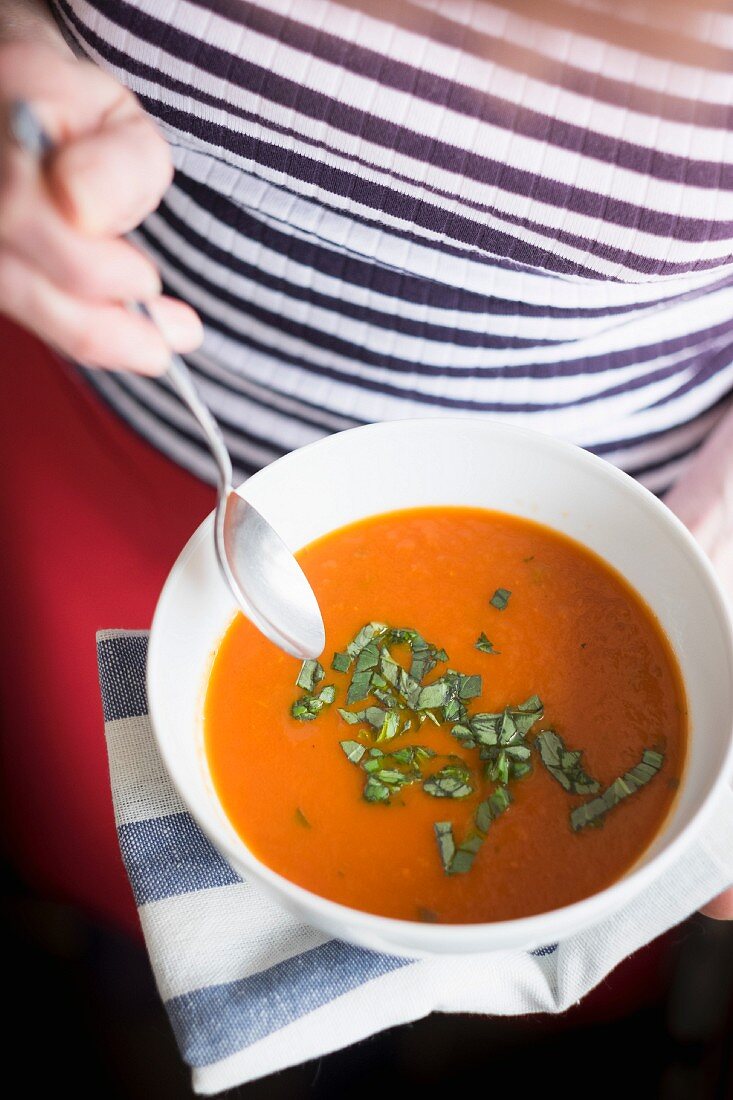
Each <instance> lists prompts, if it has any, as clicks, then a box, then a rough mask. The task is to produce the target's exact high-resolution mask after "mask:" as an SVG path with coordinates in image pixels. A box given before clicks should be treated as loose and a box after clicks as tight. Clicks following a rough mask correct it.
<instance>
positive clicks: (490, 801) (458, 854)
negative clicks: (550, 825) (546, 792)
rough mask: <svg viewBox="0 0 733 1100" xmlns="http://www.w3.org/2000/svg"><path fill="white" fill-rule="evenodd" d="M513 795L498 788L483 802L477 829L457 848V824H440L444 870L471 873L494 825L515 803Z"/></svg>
mask: <svg viewBox="0 0 733 1100" xmlns="http://www.w3.org/2000/svg"><path fill="white" fill-rule="evenodd" d="M511 801H512V796H511V795H510V794H509V791H508V790H507V788H506V787H498V788H497V789H496V790H495V791H494V793H493V794H492V795H490V796H489V797H488V798H485V799H484V800H483V802H480V803H479V805H478V807H477V808H476V813H475V814H474V817H473V829H472V830H471V831H470V832H469V834H468V836H467V837H466V839H465V840H464V841H463V842H462V843H461V844H458V845H456V842H455V839H454V837H453V825H452V824H451V822H450V821H436V823H435V825H434V829H435V838H436V840H437V842H438V851H439V852H440V859H441V862H442V864H443V870H444V871H445V872H446V874H448V875H464V874H466V872H467V871H470V870H471V867H472V866H473V861H474V859H475V858H476V856H477V855H478V853H479V851H480V849H481V845H482V844H483V842H484V840H485V839H486V834H487V833H488V831H489V828H490V826H491V824H492V822H494V821H496V819H497V817H500V816H501V814H503V813H504V811H505V810H507V809H508V808H509V806H510V804H511Z"/></svg>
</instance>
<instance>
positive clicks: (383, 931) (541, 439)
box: [146, 416, 733, 953]
mask: <svg viewBox="0 0 733 1100" xmlns="http://www.w3.org/2000/svg"><path fill="white" fill-rule="evenodd" d="M428 423H429V424H430V425H431V427H433V428H434V429H436V430H440V427H441V426H443V427H446V428H448V429H454V430H455V429H458V428H459V429H460V431H461V432H465V431H467V430H473V431H479V432H482V431H490V432H492V433H494V434H498V435H505V436H506V437H507V438H513V439H516V438H518V437H520V438H521V437H524V438H525V439H527V440H529V441H531V442H532V443H533V444H534V445H535V446H541V447H546V448H548V449H549V450H554V451H558V452H564V453H565V454H569V455H572V456H573V461H575V462H580V463H581V464H582V463H585V464H586V465H587V466H590V467H592V468H594V469H595V470H596V471H598V473H599V474H600V475H601V476H602V477H606V478H608V479H610V480H615V481H616V482H618V483H619V484H620V485H622V486H623V489H624V491H625V492H627V493H629V494H630V495H631V496H636V497H637V499H638V500H640V501H642V502H643V505H644V506H645V507H646V508H647V509H650V510H651V511H652V512H654V513H656V515H657V516H658V517H659V519H660V520H661V521H662V523H663V524H666V526H667V527H668V529H669V530H670V533H671V534H672V535H673V537H676V538H677V540H678V542H680V543H681V544H682V545H683V546H684V548H685V550H686V551H687V553H688V555H689V556H690V557H691V558H692V559H693V562H694V565H695V567H696V568H697V569H698V571H699V572H700V573H701V574H702V577H703V580H704V582H705V585H706V587H707V589H708V591H709V594H710V596H711V598H712V602H713V604H714V605H715V607H716V610H717V611H718V614H719V615H720V618H721V620H722V622H723V623H724V624H725V626H726V627H727V632H726V637H727V645H726V658H727V665H728V672H729V675H730V678H731V682H733V613H732V610H731V606H730V604H729V602H728V599H727V597H726V595H725V593H724V591H723V589H722V587H721V584H720V581H719V580H718V577H717V575H716V573H715V571H714V569H713V566H712V564H711V562H710V560H709V559H708V557H707V556H706V554H705V553H704V551H703V550H702V548H701V547H700V546H699V545H698V543H697V542H696V541H695V539H694V537H693V536H692V534H691V533H690V531H689V530H688V529H687V528H686V527H685V525H684V524H683V523H682V521H681V520H680V519H678V517H677V516H676V515H675V514H674V512H672V511H671V510H670V509H669V508H667V507H666V505H665V504H664V503H663V502H662V501H661V500H660V499H659V498H658V497H656V496H655V495H654V494H653V493H652V492H650V490H649V489H647V488H645V486H643V485H641V484H640V482H638V481H636V480H635V479H634V478H632V477H631V476H630V475H629V474H627V473H625V472H624V471H623V470H620V469H619V468H618V467H616V466H612V465H611V463H609V462H606V460H605V459H603V458H600V457H599V456H598V455H595V454H593V453H592V452H591V451H588V450H586V449H585V448H583V447H580V446H579V445H578V444H575V443H570V442H568V441H566V440H561V439H557V438H555V437H554V436H551V435H546V434H545V433H544V432H538V431H535V430H534V429H533V428H526V427H523V426H518V425H516V426H515V425H511V424H504V423H502V422H500V421H495V420H490V419H484V420H480V419H478V418H474V417H440V416H435V417H410V418H405V419H400V420H389V421H380V422H378V423H374V424H364V425H360V426H359V427H356V428H348V429H346V430H345V431H342V432H335V433H332V434H331V435H328V436H325V437H324V438H322V439H317V440H315V441H314V442H313V443H308V444H306V445H305V446H303V447H298V448H297V449H295V450H293V451H289V452H288V453H287V454H285V455H282V456H281V457H280V458H278V459H276V460H275V461H274V462H271V463H270V464H269V465H268V466H264V467H263V468H262V469H261V470H258V471H257V472H256V473H255V474H252V476H251V477H250V478H248V479H247V481H246V482H243V483H242V485H241V486H239V488H243V489H244V495H245V496H246V487H247V486H248V485H251V484H253V483H254V482H255V481H256V480H258V479H261V478H262V477H263V476H264V475H265V474H266V473H267V471H268V470H270V469H271V468H272V467H273V466H283V465H292V464H293V463H297V462H298V461H299V457H298V456H299V455H300V454H302V453H303V452H305V451H312V450H313V449H322V448H328V447H333V446H338V440H339V439H340V438H341V437H342V436H346V435H349V436H352V435H354V434H356V433H360V434H365V435H366V434H375V435H378V434H380V433H382V432H388V433H389V432H391V431H394V430H395V429H397V428H399V429H402V430H404V429H405V427H408V428H409V427H410V426H411V425H418V426H422V425H426V424H428ZM405 507H409V504H406V505H405ZM212 517H213V511H212V512H211V513H209V515H208V516H207V517H206V518H205V519H204V520H203V521H202V522H201V523H200V524H199V526H198V527H197V528H196V530H195V531H194V532H193V534H192V535H191V537H190V538H189V540H188V542H187V543H186V544H185V546H184V547H183V549H182V550H181V552H180V554H179V555H178V557H177V558H176V560H175V562H174V563H173V566H172V568H171V570H170V572H169V573H168V576H167V577H166V580H165V583H164V585H163V588H162V589H161V592H160V595H159V597H158V601H157V603H156V606H155V612H154V614H153V620H152V624H151V629H150V646H149V651H148V659H147V666H146V688H147V693H148V709H149V716H150V721H151V726H152V729H153V735H154V737H155V741H156V744H157V747H158V750H159V752H160V754H161V756H162V758H163V762H164V764H165V766H166V770H167V772H168V775H169V778H170V780H171V782H172V783H173V785H174V787H175V789H176V790H177V792H178V794H179V795H180V797H181V799H182V801H183V803H184V804H185V806H186V807H187V808H188V809H189V811H190V812H191V814H192V816H193V817H194V819H195V820H196V823H197V824H198V826H199V828H200V829H202V831H203V832H204V834H205V835H206V836H207V837H208V838H209V840H210V841H211V842H212V843H213V845H214V846H215V847H216V848H217V849H218V850H219V851H220V852H222V853H223V854H224V855H225V856H226V857H227V859H229V860H232V861H233V862H234V863H235V864H238V863H241V864H243V865H244V866H246V867H248V869H249V870H250V871H252V873H253V874H254V875H255V877H258V878H260V879H263V880H264V881H265V882H267V883H268V884H269V885H270V886H271V887H272V888H273V890H274V891H275V892H276V893H279V894H285V895H290V896H291V897H292V898H293V899H294V901H295V903H296V904H297V905H298V906H299V907H300V908H306V909H308V910H311V911H312V910H316V911H320V912H321V913H322V914H323V915H324V919H327V920H328V921H329V923H330V924H340V925H343V926H344V928H345V935H346V938H348V929H349V928H355V927H356V928H358V929H359V930H360V931H362V932H363V933H364V934H365V935H366V936H368V937H371V938H372V939H373V940H384V941H388V940H400V939H402V938H403V937H404V935H405V933H406V932H407V933H408V934H409V937H410V938H411V939H412V940H413V942H414V943H415V945H416V950H424V951H426V952H428V953H430V952H431V950H432V951H434V948H431V945H432V944H434V943H435V942H436V941H437V940H440V939H444V940H445V941H446V949H448V948H452V949H454V950H455V951H457V952H460V951H461V950H462V948H461V945H462V944H463V945H464V946H463V950H465V951H467V952H469V953H478V952H479V951H481V950H486V949H487V948H483V947H480V946H477V945H476V940H477V939H479V938H480V937H481V936H482V934H483V935H485V936H486V937H487V938H488V937H490V936H491V935H492V933H493V935H494V936H495V937H496V939H497V940H504V941H508V940H510V939H511V940H512V941H514V940H519V939H525V940H527V941H536V942H537V943H538V944H539V943H542V942H543V941H545V940H552V939H554V938H555V937H561V936H562V930H563V928H568V927H577V926H582V925H586V926H587V925H588V924H590V923H592V919H589V918H591V915H592V912H593V911H594V910H598V909H602V910H604V912H610V911H611V909H612V908H618V906H619V905H621V904H622V903H623V901H624V900H626V899H628V898H630V897H632V896H633V895H634V894H635V893H637V892H638V890H639V889H641V888H642V887H643V881H644V880H646V881H653V880H654V879H655V878H657V877H658V876H659V875H660V874H661V873H662V872H663V871H664V870H665V868H666V867H668V866H669V864H670V863H671V862H672V861H673V860H674V859H675V858H676V856H677V855H678V853H679V852H680V851H681V850H682V849H683V848H684V847H686V846H687V845H689V844H690V843H691V841H692V839H693V837H694V836H696V835H697V834H698V833H699V831H700V829H701V828H702V826H703V825H704V824H705V821H706V820H707V818H708V817H709V816H710V814H711V813H712V812H713V810H714V809H715V806H716V805H717V803H718V800H719V798H720V796H721V795H722V793H723V790H724V788H725V787H726V785H727V784H729V783H730V781H731V780H732V779H733V713H732V714H731V719H732V721H731V729H730V730H729V734H728V746H727V749H726V752H725V757H724V761H723V766H722V767H721V769H720V771H719V772H718V775H717V777H716V778H715V780H714V781H713V783H712V785H711V786H710V788H709V790H708V792H707V795H706V796H705V798H704V799H703V801H702V802H701V804H700V805H699V806H698V807H697V809H696V810H694V812H693V813H692V816H691V817H690V820H689V821H688V822H687V824H686V825H685V826H684V827H683V828H682V829H681V831H680V833H679V835H678V836H677V837H675V838H674V839H673V840H671V841H670V842H669V843H668V844H667V845H666V846H665V847H664V848H663V849H662V850H661V851H659V852H657V853H656V854H655V855H654V856H652V858H651V859H650V860H649V861H648V862H647V863H644V864H640V863H639V860H641V859H643V857H644V853H642V854H641V856H639V860H637V862H636V863H635V864H634V865H633V866H632V867H631V868H630V870H628V871H627V872H626V873H625V874H624V875H622V877H621V878H620V879H617V880H616V881H615V882H613V883H611V885H610V886H606V887H604V889H603V890H598V891H596V892H595V893H593V894H589V895H588V897H585V898H582V899H581V900H580V901H576V902H572V903H571V904H570V905H565V906H562V907H561V908H559V909H549V910H546V911H544V912H541V913H534V914H532V915H530V916H527V917H516V918H514V919H512V920H503V921H478V922H474V923H470V924H469V923H462V924H459V923H456V924H452V923H450V924H448V923H445V924H440V923H436V924H425V923H424V922H421V921H414V920H407V919H405V918H398V917H385V916H380V915H379V914H377V913H369V912H367V911H365V910H363V909H352V908H351V907H350V906H347V905H342V904H341V903H340V902H337V901H332V900H331V899H330V898H326V897H324V896H323V895H321V894H316V893H313V892H312V891H311V890H308V889H306V887H304V886H300V885H298V883H295V882H292V881H291V880H290V879H288V878H285V877H284V876H283V875H280V874H279V873H278V872H277V871H273V870H272V868H271V867H268V866H267V864H266V863H263V862H262V861H261V860H260V859H258V858H257V856H255V855H254V854H253V853H252V852H251V851H250V849H249V848H248V847H247V845H246V843H245V841H244V840H242V839H241V837H240V838H238V839H239V846H238V847H237V848H235V847H234V846H233V845H231V844H230V843H229V840H228V838H226V837H224V836H222V835H221V834H220V833H219V831H218V830H216V829H213V828H211V827H210V826H209V825H208V824H207V823H205V822H203V821H202V820H201V819H200V818H199V816H198V814H197V813H196V812H195V811H194V810H193V808H192V807H191V805H190V803H189V801H188V798H187V797H186V793H185V790H184V789H183V788H182V786H181V785H179V782H178V777H177V775H176V764H175V755H176V754H175V752H169V751H168V748H167V746H166V745H165V744H164V743H163V742H162V740H161V738H160V737H159V736H158V729H157V727H158V723H159V722H160V724H161V727H162V725H163V724H164V722H165V718H164V715H163V714H159V713H158V707H157V703H156V690H155V682H156V679H157V674H156V668H157V662H158V660H159V659H160V660H162V656H163V655H162V654H160V655H159V653H158V645H157V644H156V639H157V637H158V634H159V632H160V630H161V629H162V627H160V626H159V622H160V619H161V617H162V615H163V612H164V607H163V605H164V603H165V602H166V601H167V599H168V598H169V597H170V596H171V595H172V591H173V589H174V588H175V585H176V584H177V583H178V581H179V579H180V578H181V576H182V575H183V573H184V571H185V568H186V565H187V562H188V559H189V558H190V557H191V556H192V555H193V554H194V552H195V551H196V550H197V549H198V546H199V543H200V542H202V541H203V540H204V539H205V538H206V537H208V536H209V527H210V526H211V523H212ZM365 518H366V517H365ZM546 526H550V525H549V524H547V525H546ZM576 541H578V542H581V545H582V540H581V539H577V540H576ZM300 549H303V547H298V548H297V550H296V553H297V552H298V550H300ZM601 556H602V555H601ZM683 784H684V780H683ZM212 790H213V793H214V797H215V798H216V799H217V802H218V796H217V795H216V789H215V788H214V787H213V784H212ZM219 806H220V808H221V803H219ZM673 806H674V803H673ZM222 809H223V808H222ZM673 812H674V811H673V808H670V810H669V811H668V814H667V817H666V819H665V822H664V824H663V825H662V827H661V829H660V831H659V832H658V833H657V836H656V838H655V839H658V838H659V836H661V835H662V833H663V832H664V830H665V828H666V827H667V826H668V824H669V821H670V820H671V817H672V814H673ZM225 816H226V814H225ZM232 828H233V826H232ZM653 843H654V841H652V844H653ZM648 848H649V846H647V849H645V851H648ZM640 880H642V881H640ZM612 895H616V897H617V904H615V905H614V904H613V903H611V904H608V903H609V901H610V899H611V897H612ZM604 903H606V904H604ZM599 915H602V914H599Z"/></svg>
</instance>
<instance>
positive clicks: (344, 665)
mask: <svg viewBox="0 0 733 1100" xmlns="http://www.w3.org/2000/svg"><path fill="white" fill-rule="evenodd" d="M350 664H351V658H350V657H349V655H348V653H334V655H333V660H332V661H331V668H332V669H333V670H334V672H348V671H349V665H350Z"/></svg>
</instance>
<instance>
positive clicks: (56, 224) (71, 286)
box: [0, 150, 161, 301]
mask: <svg viewBox="0 0 733 1100" xmlns="http://www.w3.org/2000/svg"><path fill="white" fill-rule="evenodd" d="M0 243H2V244H4V245H5V246H6V247H9V248H10V249H11V250H12V251H13V252H14V253H16V254H17V255H18V256H21V257H22V258H24V259H25V260H27V261H28V263H29V264H30V265H31V266H32V267H37V268H38V269H39V271H41V272H43V273H44V274H45V275H46V276H47V277H48V278H49V279H51V281H52V282H55V283H56V284H57V285H58V286H59V287H61V288H62V289H63V290H65V291H66V292H67V293H69V294H73V295H78V296H79V297H83V298H92V299H98V300H101V301H106V300H108V299H118V300H124V299H128V298H135V299H147V298H150V297H152V296H154V295H157V294H159V293H160V289H161V287H160V278H159V276H158V273H157V271H156V268H155V265H154V264H153V263H152V261H151V260H150V259H148V258H147V257H146V256H145V255H144V254H143V253H142V252H141V251H140V250H139V249H137V248H135V247H134V245H131V244H129V243H128V242H126V241H121V240H107V239H104V238H99V239H98V238H89V237H87V236H85V235H84V234H81V233H78V232H77V231H76V230H74V229H73V228H72V227H71V226H70V225H69V224H68V222H67V221H66V220H65V219H64V218H63V217H62V216H61V214H60V213H59V211H58V210H57V209H56V207H55V206H53V205H52V204H51V203H50V202H49V201H48V196H47V194H46V193H45V187H44V186H43V182H42V181H41V180H39V178H38V174H37V172H36V171H35V168H34V166H33V165H32V163H30V161H29V158H28V157H24V156H23V155H22V153H20V152H19V151H17V150H13V151H11V153H10V155H9V157H8V163H7V164H6V166H5V179H4V181H3V186H2V189H1V190H0Z"/></svg>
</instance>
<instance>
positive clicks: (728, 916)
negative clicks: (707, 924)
mask: <svg viewBox="0 0 733 1100" xmlns="http://www.w3.org/2000/svg"><path fill="white" fill-rule="evenodd" d="M700 912H701V913H704V914H705V916H706V917H712V918H713V919H714V920H733V887H731V889H730V890H726V891H725V893H723V894H719V895H718V897H717V898H713V900H712V901H710V902H708V904H707V905H704V906H703V907H702V909H701V910H700Z"/></svg>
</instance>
